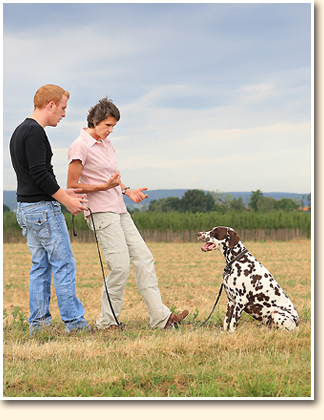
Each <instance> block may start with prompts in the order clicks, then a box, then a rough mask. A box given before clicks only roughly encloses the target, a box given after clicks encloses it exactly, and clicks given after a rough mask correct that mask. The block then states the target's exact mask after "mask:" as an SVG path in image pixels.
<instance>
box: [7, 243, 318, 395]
mask: <svg viewBox="0 0 324 420" xmlns="http://www.w3.org/2000/svg"><path fill="white" fill-rule="evenodd" d="M148 245H149V248H150V249H151V251H152V253H153V255H154V257H155V262H156V272H157V275H158V279H159V286H160V291H161V295H162V298H163V302H164V303H165V304H166V305H168V306H169V307H170V308H171V309H172V310H174V311H176V312H177V311H180V310H182V309H185V308H187V309H188V310H189V311H190V314H189V316H188V317H187V318H186V320H185V321H184V323H183V325H182V326H181V327H180V328H177V329H173V330H160V329H151V328H150V327H149V324H148V313H147V309H146V306H145V304H144V302H143V300H142V298H141V295H140V293H139V292H138V289H137V287H136V284H135V279H134V276H133V272H132V271H131V274H130V278H129V280H128V284H127V286H126V290H125V301H124V309H123V312H122V317H121V319H120V320H121V321H122V322H124V323H125V324H126V330H125V331H123V332H114V333H109V334H108V333H104V332H98V333H95V334H94V335H87V334H82V333H79V334H75V335H73V336H67V335H66V334H65V333H64V328H63V324H62V322H61V321H60V316H59V312H58V307H57V300H56V296H55V291H54V287H53V292H52V301H51V302H52V303H51V312H52V315H53V327H52V330H51V331H49V332H43V333H38V334H37V335H35V336H33V337H32V338H30V337H29V335H28V323H27V321H26V318H27V317H28V273H29V269H30V265H31V263H30V254H29V250H28V248H27V246H26V245H24V244H4V246H3V253H4V255H3V265H4V267H3V270H4V271H3V309H4V341H3V356H4V361H3V370H4V372H3V377H4V385H3V394H4V397H94V398H95V397H116V398H118V397H124V398H125V397H126V398H127V397H145V398H148V397H151V398H152V397H154V398H159V397H170V398H172V397H179V398H184V397H195V398H199V397H200V398H201V397H204V398H208V397H219V398H226V397H230V398H246V397H257V398H260V397H263V398H267V397H269V398H272V397H279V398H280V397H281V398H283V397H286V398H309V397H311V395H312V381H311V242H310V241H309V240H302V241H299V242H277V243H275V242H264V243H260V242H249V243H245V245H246V246H247V248H248V249H249V250H250V251H251V252H252V253H253V254H254V255H255V256H256V257H257V258H258V259H259V260H260V261H261V262H262V263H263V265H265V266H266V267H267V268H268V269H269V270H270V271H271V273H272V274H273V275H274V277H275V278H276V279H277V281H278V282H279V284H280V285H281V286H282V287H283V289H284V290H285V292H286V293H287V294H288V295H289V296H290V298H291V299H292V301H293V303H294V305H295V307H296V309H297V311H298V313H299V316H300V319H301V325H300V327H299V331H298V332H289V333H288V332H285V331H269V330H268V329H267V328H266V327H264V326H262V325H260V324H258V323H257V322H256V321H254V320H252V319H251V318H250V317H249V316H248V315H246V314H243V317H242V319H241V321H240V324H239V328H238V330H237V331H236V332H235V333H234V334H229V333H222V332H221V325H222V321H223V317H224V311H225V308H226V297H225V293H224V292H223V294H222V296H221V298H220V302H219V305H218V306H217V308H216V310H215V312H214V314H213V316H212V318H211V319H210V320H209V322H208V323H207V325H206V326H205V327H203V328H201V329H198V330H193V329H194V327H195V326H197V325H198V324H199V323H200V322H202V321H203V320H204V319H205V318H206V317H207V316H208V315H209V313H210V311H211V309H212V307H213V304H214V301H215V298H216V295H217V293H218V290H219V286H220V284H221V278H222V276H221V273H222V271H223V268H224V265H225V264H224V260H223V257H222V256H221V255H220V254H219V253H218V252H217V253H216V252H210V253H202V252H201V251H200V245H199V244H198V243H149V244H148ZM73 251H74V255H75V258H76V263H77V269H78V275H77V291H78V296H79V298H80V299H81V301H82V302H83V304H84V306H85V309H86V318H87V320H88V322H89V323H90V325H91V326H92V327H94V326H95V321H96V319H97V317H98V315H99V311H100V294H101V289H102V282H103V281H102V277H101V269H100V265H99V260H98V255H97V251H96V246H95V244H93V243H92V244H78V243H74V244H73Z"/></svg>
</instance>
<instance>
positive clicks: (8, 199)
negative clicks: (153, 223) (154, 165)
mask: <svg viewBox="0 0 324 420" xmlns="http://www.w3.org/2000/svg"><path fill="white" fill-rule="evenodd" d="M186 191H188V189H178V190H152V191H150V190H149V191H147V193H148V199H147V200H145V201H144V202H142V203H139V204H135V203H134V202H133V201H132V200H130V199H129V198H128V197H126V196H125V203H126V206H127V207H128V208H129V209H131V210H132V209H134V208H139V209H141V208H143V204H144V203H145V206H146V207H148V205H149V204H150V201H152V200H159V199H161V198H167V197H178V198H181V197H182V196H183V195H184V193H185V192H186ZM207 192H211V191H205V193H207ZM217 194H218V195H220V196H221V198H222V199H224V198H225V197H226V196H227V195H231V196H232V197H235V198H239V197H242V200H243V203H244V204H245V205H247V203H248V202H249V199H250V197H251V191H243V192H237V191H230V192H221V193H217ZM308 194H309V193H305V194H295V193H281V192H269V193H263V195H264V196H265V197H272V198H275V199H276V200H280V199H281V198H291V199H296V200H299V201H300V200H301V199H302V198H303V196H305V197H306V196H307V195H308ZM3 203H4V204H6V205H7V206H8V207H9V208H10V210H11V211H15V210H16V207H17V204H16V191H3ZM306 204H307V203H306Z"/></svg>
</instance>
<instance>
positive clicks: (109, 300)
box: [72, 207, 125, 330]
mask: <svg viewBox="0 0 324 420" xmlns="http://www.w3.org/2000/svg"><path fill="white" fill-rule="evenodd" d="M88 210H89V212H90V218H91V222H92V227H93V232H94V235H95V239H96V244H97V250H98V255H99V260H100V265H101V272H102V276H103V281H104V285H105V290H106V295H107V299H108V303H109V306H110V309H111V312H112V314H113V317H114V319H115V321H116V324H117V326H118V328H119V329H121V330H124V329H125V324H124V323H123V322H119V321H118V319H117V316H116V314H115V311H114V308H113V306H112V303H111V299H110V296H109V292H108V288H107V284H106V276H105V270H104V266H103V263H102V258H101V253H100V248H99V242H98V238H97V232H96V228H95V224H94V220H93V215H92V211H91V209H90V207H88ZM72 229H73V236H78V235H77V234H76V232H75V228H74V216H73V215H72Z"/></svg>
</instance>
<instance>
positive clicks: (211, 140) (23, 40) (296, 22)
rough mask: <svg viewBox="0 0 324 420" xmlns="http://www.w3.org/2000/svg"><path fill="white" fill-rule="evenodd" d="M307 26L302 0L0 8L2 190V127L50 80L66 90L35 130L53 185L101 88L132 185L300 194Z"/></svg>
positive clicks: (307, 163) (12, 183)
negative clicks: (42, 139)
mask: <svg viewBox="0 0 324 420" xmlns="http://www.w3.org/2000/svg"><path fill="white" fill-rule="evenodd" d="M311 34H312V27H311V3H300V4H299V3H282V4H281V3H267V4H266V3H248V4H245V3H232V4H230V3H205V4H199V3H196V4H194V3H193V4H191V3H179V4H172V3H164V4H155V3H151V4H146V3H142V4H136V3H128V4H118V3H116V4H109V3H102V4H100V3H99V4H90V3H77V4H73V3H52V4H49V3H34V4H25V3H20V4H17V3H16V4H15V3H8V4H4V7H3V82H4V83H3V126H4V129H3V156H4V161H3V175H4V177H3V188H4V189H5V190H15V188H16V178H15V174H14V172H13V170H12V168H11V163H10V158H9V154H8V143H9V139H10V136H11V133H12V131H13V130H14V129H15V127H16V126H17V125H18V124H19V123H20V122H21V121H23V120H24V118H25V117H27V116H29V115H30V114H31V113H32V110H33V96H34V94H35V92H36V90H37V89H38V88H39V87H40V86H42V85H44V84H47V83H54V84H57V85H60V86H62V87H63V88H64V89H66V90H68V91H69V92H70V94H71V98H70V101H69V103H68V109H67V116H66V118H65V119H63V120H62V121H61V122H60V124H59V125H58V126H57V127H56V128H52V127H48V128H46V132H47V134H48V136H49V138H50V141H51V144H52V149H53V153H54V158H53V164H54V170H55V173H56V176H57V179H58V181H59V183H60V185H61V186H62V187H63V188H65V186H66V173H67V150H68V148H69V146H70V144H71V143H72V142H73V141H74V140H75V138H76V137H77V136H78V135H79V132H80V130H81V128H82V127H85V126H86V115H87V111H88V109H89V108H90V107H91V106H93V105H94V104H95V103H97V101H98V100H99V99H101V98H102V97H105V96H106V95H107V96H108V97H109V98H111V99H112V100H113V101H114V103H115V104H116V105H117V106H118V108H119V109H120V112H121V120H120V121H119V123H118V124H117V126H116V127H115V130H114V133H113V134H112V135H111V140H112V142H113V145H114V147H115V149H116V152H117V155H116V156H117V160H118V163H119V169H120V172H121V174H122V181H123V183H125V184H127V185H130V186H131V187H133V188H138V187H148V188H149V189H151V190H155V189H164V188H167V189H172V188H189V189H193V188H198V189H204V190H210V191H216V190H218V191H252V190H256V189H260V190H262V191H263V192H294V193H309V192H310V191H311V179H312V143H313V139H312V133H311V122H312V114H311V102H312V91H311V82H312V78H311V77H312V66H311V64H312V63H311V57H312V55H311V52H312V45H311Z"/></svg>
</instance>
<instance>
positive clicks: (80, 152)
mask: <svg viewBox="0 0 324 420" xmlns="http://www.w3.org/2000/svg"><path fill="white" fill-rule="evenodd" d="M85 130H86V128H83V129H82V130H81V133H80V136H79V137H78V138H77V139H76V140H75V141H74V142H73V143H72V144H71V146H70V148H69V151H68V161H69V164H70V163H71V162H72V160H80V161H81V163H82V171H81V175H80V179H79V182H80V183H81V184H88V185H98V184H104V183H105V182H107V181H108V179H109V178H110V177H111V175H114V174H115V173H116V172H117V171H118V169H117V160H116V157H115V149H114V148H113V146H112V144H111V141H110V140H108V137H107V138H106V139H104V140H102V141H100V142H99V141H96V140H95V139H94V138H93V137H92V136H90V134H89V133H87V132H86V131H85ZM87 199H88V202H87V203H86V204H85V205H86V206H87V207H90V209H91V211H92V213H98V212H107V211H108V212H112V213H126V212H127V209H126V205H125V203H124V199H123V194H122V192H121V187H120V186H119V185H118V187H115V188H110V189H109V190H107V191H98V192H92V193H87ZM89 214H90V213H89V212H88V211H86V212H85V216H86V217H88V216H89Z"/></svg>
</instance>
